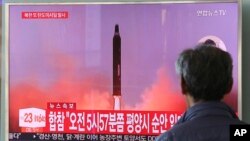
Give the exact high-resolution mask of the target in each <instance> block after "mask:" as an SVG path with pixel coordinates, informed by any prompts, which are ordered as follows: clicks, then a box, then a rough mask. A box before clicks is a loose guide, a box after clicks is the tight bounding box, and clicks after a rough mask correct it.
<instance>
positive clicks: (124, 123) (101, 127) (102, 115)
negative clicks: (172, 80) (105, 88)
mask: <svg viewBox="0 0 250 141" xmlns="http://www.w3.org/2000/svg"><path fill="white" fill-rule="evenodd" d="M180 116H181V113H180V112H170V111H113V110H56V109H55V110H50V109H48V110H47V111H46V127H45V128H44V132H48V133H83V134H130V135H131V134H136V135H159V134H161V133H163V132H165V131H167V130H169V129H170V128H171V127H172V126H173V125H174V124H175V123H176V122H177V121H178V119H179V118H180Z"/></svg>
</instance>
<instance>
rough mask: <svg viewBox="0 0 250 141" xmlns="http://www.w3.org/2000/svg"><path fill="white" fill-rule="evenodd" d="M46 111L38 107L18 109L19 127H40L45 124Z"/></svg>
mask: <svg viewBox="0 0 250 141" xmlns="http://www.w3.org/2000/svg"><path fill="white" fill-rule="evenodd" d="M45 119H46V111H45V110H43V109H38V108H26V109H20V110H19V127H24V128H40V127H45V126H46V122H45Z"/></svg>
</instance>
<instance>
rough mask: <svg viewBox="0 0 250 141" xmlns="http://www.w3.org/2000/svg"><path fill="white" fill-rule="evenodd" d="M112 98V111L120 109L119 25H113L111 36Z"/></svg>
mask: <svg viewBox="0 0 250 141" xmlns="http://www.w3.org/2000/svg"><path fill="white" fill-rule="evenodd" d="M113 97H114V110H120V109H121V37H120V33H119V25H118V24H116V25H115V33H114V36H113Z"/></svg>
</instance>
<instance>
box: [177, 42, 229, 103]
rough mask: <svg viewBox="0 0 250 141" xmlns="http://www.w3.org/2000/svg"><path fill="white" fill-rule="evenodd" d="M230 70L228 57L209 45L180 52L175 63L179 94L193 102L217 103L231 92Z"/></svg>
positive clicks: (223, 52) (201, 45)
mask: <svg viewBox="0 0 250 141" xmlns="http://www.w3.org/2000/svg"><path fill="white" fill-rule="evenodd" d="M232 68H233V66H232V58H231V56H230V54H229V53H227V52H225V51H223V50H221V49H219V48H217V47H215V46H213V45H211V44H200V45H198V46H197V47H196V48H195V49H188V50H184V51H183V52H182V53H181V54H180V56H179V58H178V60H177V62H176V71H177V72H178V74H180V76H181V79H182V92H183V94H185V95H190V96H191V97H192V98H193V99H194V101H217V100H221V99H222V98H223V97H224V95H225V94H227V93H229V92H230V91H231V88H232V84H233V78H232Z"/></svg>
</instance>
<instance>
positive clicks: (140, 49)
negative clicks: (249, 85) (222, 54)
mask: <svg viewBox="0 0 250 141" xmlns="http://www.w3.org/2000/svg"><path fill="white" fill-rule="evenodd" d="M3 6H4V7H3V8H4V15H3V17H4V19H3V20H4V25H3V35H4V38H3V46H2V62H1V63H2V66H1V67H2V68H1V70H2V87H1V115H4V116H2V117H1V138H2V137H3V138H4V140H46V139H47V140H62V139H67V140H108V139H110V140H112V139H113V140H131V139H132V140H148V141H150V140H154V139H155V137H156V136H157V135H159V134H160V133H163V132H165V131H167V130H168V129H170V128H171V127H172V126H173V125H174V124H175V123H176V121H177V120H178V119H179V117H180V116H181V114H182V113H183V112H184V111H185V109H186V104H185V98H184V96H183V95H182V94H181V87H180V80H179V79H180V78H179V76H178V75H177V74H176V72H175V61H176V59H177V57H178V55H179V54H180V52H181V51H183V50H184V49H186V48H192V47H194V46H195V45H196V44H198V43H201V42H204V41H206V40H207V39H211V40H213V41H214V42H215V43H216V45H217V47H219V48H221V49H223V50H225V51H228V52H229V53H230V54H231V55H232V58H233V66H234V68H233V78H234V84H233V88H232V91H231V93H230V94H229V95H228V96H227V97H226V98H225V102H226V103H228V104H229V105H230V106H231V107H232V108H233V110H234V111H235V112H236V113H237V114H238V115H239V116H240V117H241V59H240V58H241V18H240V16H241V12H240V10H241V8H240V3H239V1H237V0H231V1H226V0H219V1H218V0H217V1H161V2H159V1H158V2H154V1H147V2H143V1H141V2H132V1H127V2H84V1H82V2H81V1H77V2H74V1H70V2H60V1H54V2H53V3H52V2H49V1H46V2H43V1H40V2H20V1H19V0H14V1H13V0H12V1H8V0H7V1H6V2H5V3H3ZM215 81H216V80H215Z"/></svg>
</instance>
